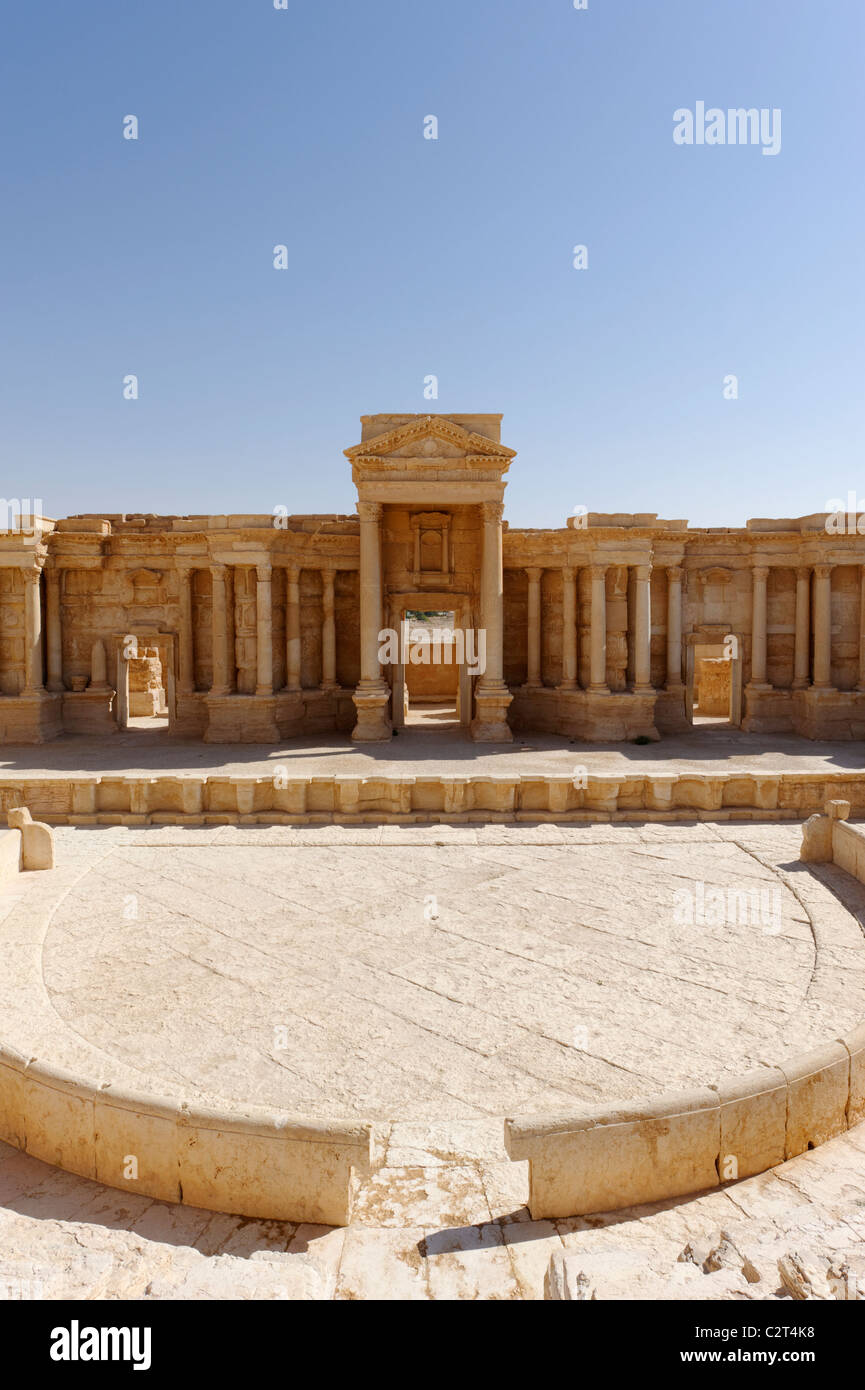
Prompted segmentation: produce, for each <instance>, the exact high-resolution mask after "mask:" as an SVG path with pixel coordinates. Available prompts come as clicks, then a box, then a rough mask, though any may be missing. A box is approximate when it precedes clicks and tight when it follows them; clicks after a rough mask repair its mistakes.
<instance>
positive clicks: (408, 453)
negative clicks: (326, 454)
mask: <svg viewBox="0 0 865 1390" xmlns="http://www.w3.org/2000/svg"><path fill="white" fill-rule="evenodd" d="M515 455H516V450H514V449H506V448H505V446H504V445H503V444H497V443H496V441H495V440H493V439H489V438H487V436H486V435H483V434H478V433H477V432H476V431H474V430H468V429H466V428H465V427H464V426H463V425H458V424H457V423H456V422H455V421H454V420H449V419H447V418H446V417H445V416H441V415H419V416H417V417H416V418H415V419H413V420H410V421H409V422H408V423H406V424H402V425H397V426H396V427H395V428H394V429H391V430H387V431H385V433H384V434H379V435H376V436H374V437H373V438H372V439H366V440H364V441H363V442H362V443H360V444H354V445H353V446H352V447H351V448H350V449H346V450H345V456H346V458H349V459H351V460H352V462H354V461H355V460H358V459H370V460H371V459H380V460H382V461H384V460H385V459H430V460H431V461H432V460H433V459H448V460H459V459H462V458H472V459H478V458H484V459H488V460H489V462H490V464H491V465H497V466H498V467H499V468H501V470H502V471H503V472H504V470H505V469H506V468H507V466H508V464H509V463H510V461H511V459H512V458H514V457H515Z"/></svg>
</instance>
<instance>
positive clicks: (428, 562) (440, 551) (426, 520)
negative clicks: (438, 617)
mask: <svg viewBox="0 0 865 1390" xmlns="http://www.w3.org/2000/svg"><path fill="white" fill-rule="evenodd" d="M450 528H451V518H450V513H449V512H414V513H413V514H412V517H411V529H412V539H413V542H414V570H413V572H412V582H413V583H414V584H418V585H421V586H423V587H425V588H429V587H430V586H433V587H439V588H440V587H441V586H442V585H449V584H451V583H452V582H453V565H452V563H451V545H450Z"/></svg>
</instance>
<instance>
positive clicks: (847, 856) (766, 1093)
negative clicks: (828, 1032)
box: [505, 774, 865, 1220]
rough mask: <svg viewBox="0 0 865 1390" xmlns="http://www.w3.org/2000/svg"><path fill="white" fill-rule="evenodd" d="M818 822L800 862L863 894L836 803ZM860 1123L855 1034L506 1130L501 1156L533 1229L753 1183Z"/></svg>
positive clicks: (864, 1049) (859, 866) (859, 847)
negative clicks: (518, 1162)
mask: <svg viewBox="0 0 865 1390" xmlns="http://www.w3.org/2000/svg"><path fill="white" fill-rule="evenodd" d="M782 778H783V774H782ZM801 780H802V779H801V778H800V777H797V778H796V782H797V784H798V783H799V782H801ZM827 780H831V779H827ZM847 780H849V779H847ZM826 810H827V814H826V815H825V816H813V817H812V818H811V819H810V820H809V821H808V822H807V824H806V826H805V829H804V834H803V848H802V857H803V858H804V859H816V860H818V861H821V860H822V861H826V860H831V859H834V861H835V862H836V863H839V864H841V866H842V867H844V868H846V869H847V871H848V872H850V873H852V875H853V876H854V877H856V878H857V879H859V880H860V881H861V882H863V883H865V853H863V850H865V830H863V829H862V828H861V827H858V826H851V825H848V824H847V822H846V819H845V817H846V816H847V815H848V814H849V811H850V806H849V804H847V802H846V801H843V800H838V799H834V800H830V801H829V802H828V804H827V807H826ZM863 1118H865V1022H863V1023H862V1024H860V1025H859V1027H857V1028H856V1029H854V1030H853V1031H852V1032H851V1033H849V1034H847V1035H846V1036H845V1037H843V1038H841V1039H839V1040H837V1041H830V1042H827V1043H824V1044H823V1046H821V1047H819V1048H816V1049H812V1050H811V1051H809V1052H807V1053H803V1054H801V1055H799V1056H796V1057H793V1058H792V1059H791V1060H790V1061H782V1062H780V1063H779V1065H778V1066H776V1067H766V1068H761V1069H759V1070H758V1071H753V1072H749V1073H747V1074H746V1075H744V1076H738V1077H733V1078H730V1079H725V1080H723V1081H722V1082H720V1083H719V1084H718V1085H716V1086H711V1087H708V1088H706V1089H705V1090H695V1091H691V1092H687V1093H686V1094H684V1095H662V1096H660V1097H659V1098H658V1099H657V1100H655V1101H651V1102H647V1103H646V1104H645V1105H642V1106H637V1107H628V1108H627V1109H626V1108H625V1107H622V1106H618V1107H616V1108H614V1109H602V1108H598V1107H595V1108H592V1109H584V1110H578V1111H575V1112H574V1113H573V1114H571V1115H568V1116H566V1117H562V1116H557V1115H550V1116H543V1115H541V1116H523V1117H517V1118H515V1119H508V1120H506V1121H505V1145H506V1147H507V1150H508V1153H509V1154H510V1156H511V1158H512V1159H528V1161H529V1171H530V1196H529V1208H530V1211H531V1214H532V1218H533V1220H539V1219H541V1218H543V1217H568V1216H585V1215H588V1214H590V1213H594V1212H599V1211H604V1210H607V1211H613V1210H616V1209H618V1208H620V1207H627V1206H636V1205H638V1204H640V1203H642V1202H654V1201H662V1200H663V1199H665V1198H667V1197H681V1196H685V1195H687V1194H688V1193H691V1192H696V1191H700V1190H703V1189H708V1188H712V1187H717V1186H719V1185H721V1184H722V1183H724V1182H726V1181H728V1180H735V1179H738V1178H742V1177H749V1176H753V1175H754V1174H756V1173H762V1172H765V1171H766V1170H767V1169H769V1168H773V1167H775V1166H776V1165H777V1164H779V1163H782V1162H783V1161H784V1160H785V1159H788V1158H793V1157H795V1156H796V1155H797V1154H801V1153H804V1152H805V1151H806V1150H807V1149H812V1148H816V1147H817V1146H818V1145H819V1144H823V1143H825V1141H826V1140H827V1139H831V1138H833V1137H834V1136H835V1135H838V1134H842V1133H844V1131H845V1130H847V1129H852V1128H853V1126H854V1125H856V1124H858V1123H859V1122H860V1121H861V1120H862V1119H863Z"/></svg>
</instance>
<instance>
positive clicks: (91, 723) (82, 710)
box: [63, 686, 120, 738]
mask: <svg viewBox="0 0 865 1390" xmlns="http://www.w3.org/2000/svg"><path fill="white" fill-rule="evenodd" d="M114 698H115V692H114V691H113V690H112V689H111V687H110V686H105V687H103V688H102V689H100V688H99V687H98V686H92V687H90V689H88V690H67V692H66V694H65V695H64V696H63V729H64V732H65V733H70V734H100V735H101V736H102V737H103V738H105V737H110V736H111V735H112V734H117V733H119V732H120V730H119V728H118V725H117V714H116V711H115V709H114Z"/></svg>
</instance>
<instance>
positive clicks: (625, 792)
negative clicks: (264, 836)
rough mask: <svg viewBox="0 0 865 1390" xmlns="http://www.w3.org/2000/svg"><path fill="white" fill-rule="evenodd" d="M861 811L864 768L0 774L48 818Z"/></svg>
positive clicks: (354, 820)
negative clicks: (835, 805) (845, 807)
mask: <svg viewBox="0 0 865 1390" xmlns="http://www.w3.org/2000/svg"><path fill="white" fill-rule="evenodd" d="M830 798H844V799H845V800H847V801H849V802H850V804H851V806H852V807H853V809H854V810H855V811H857V812H859V813H860V814H865V774H856V773H844V772H838V773H827V772H810V773H801V772H790V773H787V772H775V773H760V772H752V771H747V770H739V771H732V772H706V773H699V772H690V771H683V772H669V771H664V772H659V773H658V774H657V775H655V774H652V773H648V772H640V773H634V774H630V773H627V772H624V773H583V772H582V771H581V770H580V769H577V770H576V771H575V773H574V774H568V773H523V774H520V773H516V772H503V773H480V774H471V773H453V774H450V773H442V774H421V775H417V776H414V775H408V774H385V773H382V774H373V775H369V776H365V775H362V774H358V775H353V776H351V775H345V774H330V775H313V776H303V775H294V774H293V773H292V772H290V771H289V765H286V766H285V767H282V768H280V767H277V769H276V771H275V772H274V774H273V775H272V776H269V777H264V776H244V775H243V774H237V775H228V774H219V773H217V774H213V775H212V776H208V775H206V774H201V775H199V774H196V773H178V774H172V773H166V772H159V773H148V774H135V773H125V774H108V773H106V774H99V773H73V774H69V775H68V776H59V775H58V776H52V777H39V776H35V775H34V776H28V777H24V778H22V777H17V778H15V779H14V780H13V779H12V778H7V779H2V778H0V811H6V810H7V809H10V808H12V807H15V806H18V805H21V804H23V803H24V802H26V804H27V805H28V806H29V807H31V808H32V810H33V812H34V814H36V815H38V816H39V818H40V820H42V821H45V822H47V823H48V824H50V825H97V824H102V825H146V824H178V825H182V824H231V823H248V824H256V823H271V824H274V823H275V824H279V823H286V824H323V823H328V822H337V823H340V822H342V823H347V824H359V823H360V824H363V823H369V824H374V823H388V822H400V821H407V822H435V821H438V820H454V821H463V822H466V823H471V822H472V821H496V820H501V821H509V820H510V821H556V820H573V821H598V820H671V821H676V820H737V819H738V820H754V819H760V820H797V819H803V818H804V817H806V816H810V815H812V814H813V813H814V812H815V811H819V810H820V809H821V808H822V806H823V805H824V803H825V802H826V801H827V799H830Z"/></svg>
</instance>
